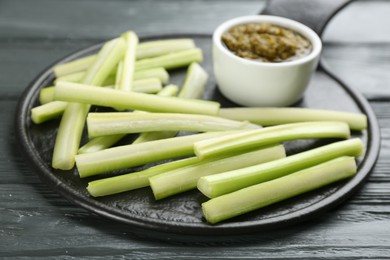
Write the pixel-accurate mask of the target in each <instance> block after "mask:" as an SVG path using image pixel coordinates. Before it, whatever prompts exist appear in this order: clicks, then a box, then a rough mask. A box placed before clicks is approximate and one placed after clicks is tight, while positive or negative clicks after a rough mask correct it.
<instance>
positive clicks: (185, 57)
mask: <svg viewBox="0 0 390 260" xmlns="http://www.w3.org/2000/svg"><path fill="white" fill-rule="evenodd" d="M202 61H203V55H202V50H201V49H199V48H194V49H188V50H184V51H179V52H173V53H169V54H166V55H162V56H158V57H155V58H149V59H143V60H138V61H136V63H135V70H136V71H138V70H144V69H151V68H158V67H163V68H165V69H167V70H169V69H176V68H180V67H184V66H188V65H189V64H191V63H192V62H202Z"/></svg>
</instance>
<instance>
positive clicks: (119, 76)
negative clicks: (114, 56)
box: [104, 61, 123, 89]
mask: <svg viewBox="0 0 390 260" xmlns="http://www.w3.org/2000/svg"><path fill="white" fill-rule="evenodd" d="M122 75H123V61H120V62H119V64H118V67H117V68H116V73H115V77H114V78H115V84H114V87H113V88H115V89H119V84H120V80H121V79H122ZM109 80H111V77H109ZM104 83H107V79H106V81H105V82H104ZM108 83H110V82H108Z"/></svg>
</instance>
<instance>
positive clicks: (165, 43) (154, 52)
mask: <svg viewBox="0 0 390 260" xmlns="http://www.w3.org/2000/svg"><path fill="white" fill-rule="evenodd" d="M195 47H196V46H195V43H194V41H193V40H192V39H186V38H184V39H166V40H157V41H149V42H143V43H140V44H139V45H138V48H137V60H140V59H146V58H152V57H157V56H161V55H165V54H168V53H172V52H178V51H183V50H187V49H193V48H195Z"/></svg>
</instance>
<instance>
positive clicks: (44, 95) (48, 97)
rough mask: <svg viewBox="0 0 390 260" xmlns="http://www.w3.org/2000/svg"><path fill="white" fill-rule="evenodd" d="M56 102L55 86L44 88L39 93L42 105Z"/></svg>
mask: <svg viewBox="0 0 390 260" xmlns="http://www.w3.org/2000/svg"><path fill="white" fill-rule="evenodd" d="M52 101H54V86H49V87H45V88H42V89H41V91H40V92H39V103H40V104H41V105H44V104H47V103H49V102H52Z"/></svg>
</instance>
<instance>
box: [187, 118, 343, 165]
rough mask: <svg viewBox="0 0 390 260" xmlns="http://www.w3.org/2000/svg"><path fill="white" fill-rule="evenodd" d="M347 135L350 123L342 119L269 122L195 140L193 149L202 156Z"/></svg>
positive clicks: (202, 157)
mask: <svg viewBox="0 0 390 260" xmlns="http://www.w3.org/2000/svg"><path fill="white" fill-rule="evenodd" d="M349 136H350V131H349V127H348V125H347V124H346V123H343V122H304V123H293V124H285V125H279V126H270V127H266V128H261V129H256V130H252V131H248V132H245V133H237V134H232V135H231V136H224V137H218V138H215V139H210V140H207V141H203V142H198V143H196V144H195V145H194V150H195V154H196V155H197V156H198V157H199V158H200V159H204V158H209V157H212V156H218V155H220V154H223V153H229V152H232V151H237V150H243V151H244V150H246V149H252V148H254V147H259V146H262V145H269V144H274V143H279V142H284V141H289V140H295V139H300V138H348V137H349Z"/></svg>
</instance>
